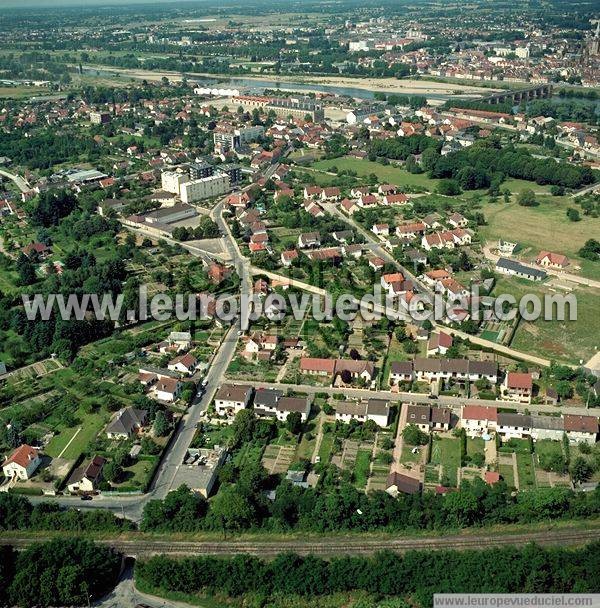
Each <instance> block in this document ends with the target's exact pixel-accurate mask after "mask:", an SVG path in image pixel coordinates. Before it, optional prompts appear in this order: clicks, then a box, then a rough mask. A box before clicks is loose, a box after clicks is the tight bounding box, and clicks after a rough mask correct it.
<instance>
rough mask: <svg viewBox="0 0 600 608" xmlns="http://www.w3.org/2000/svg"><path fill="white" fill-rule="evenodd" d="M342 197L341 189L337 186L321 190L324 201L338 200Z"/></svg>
mask: <svg viewBox="0 0 600 608" xmlns="http://www.w3.org/2000/svg"><path fill="white" fill-rule="evenodd" d="M339 198H340V189H339V188H337V187H336V186H331V187H330V188H323V191H322V192H321V199H322V200H324V201H337V200H338V199H339Z"/></svg>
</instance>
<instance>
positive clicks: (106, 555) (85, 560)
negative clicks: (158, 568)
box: [0, 539, 121, 608]
mask: <svg viewBox="0 0 600 608" xmlns="http://www.w3.org/2000/svg"><path fill="white" fill-rule="evenodd" d="M120 564H121V557H120V556H119V555H118V554H116V553H115V552H114V551H113V550H112V549H108V548H106V547H101V546H99V545H95V544H94V543H92V542H91V541H87V540H81V539H75V540H62V539H61V540H58V539H57V540H53V541H50V542H47V543H36V544H33V545H31V546H30V547H28V548H27V549H25V550H23V551H20V552H15V551H14V550H13V548H12V547H10V546H2V547H0V605H2V606H15V605H16V606H22V607H23V608H31V607H32V606H89V605H90V601H92V600H93V599H95V598H98V597H101V596H102V595H104V594H105V593H107V592H108V591H109V590H110V589H112V587H113V586H114V584H115V583H116V581H117V576H118V574H119V570H120Z"/></svg>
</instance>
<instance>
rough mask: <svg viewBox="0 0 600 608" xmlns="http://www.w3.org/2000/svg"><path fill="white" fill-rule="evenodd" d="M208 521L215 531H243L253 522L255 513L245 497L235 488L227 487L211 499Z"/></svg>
mask: <svg viewBox="0 0 600 608" xmlns="http://www.w3.org/2000/svg"><path fill="white" fill-rule="evenodd" d="M208 519H209V523H210V525H211V527H213V528H215V529H221V530H223V531H226V530H244V529H246V528H249V527H250V525H251V524H252V523H253V522H254V519H255V511H254V508H253V507H252V505H251V503H250V501H249V500H248V498H247V497H246V496H244V495H242V494H241V493H240V492H239V491H238V490H237V488H236V487H235V486H228V487H225V488H222V489H221V490H220V491H219V492H218V494H217V495H216V496H215V498H214V499H213V501H212V503H211V508H210V512H209V514H208Z"/></svg>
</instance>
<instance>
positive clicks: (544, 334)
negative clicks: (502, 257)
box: [494, 277, 600, 364]
mask: <svg viewBox="0 0 600 608" xmlns="http://www.w3.org/2000/svg"><path fill="white" fill-rule="evenodd" d="M503 293H506V294H512V295H513V296H515V298H516V299H517V301H518V299H519V298H521V297H523V296H524V295H525V294H535V295H538V296H539V297H541V298H543V297H544V295H545V294H547V295H552V292H550V291H549V290H548V289H547V288H546V287H545V286H542V285H540V284H539V283H537V284H536V283H532V282H531V281H527V280H526V279H517V278H505V277H501V278H498V280H497V282H496V286H495V288H494V295H496V296H497V295H499V294H503ZM575 297H576V299H577V320H576V321H569V320H564V321H558V320H555V321H545V320H544V319H538V320H537V321H535V322H526V321H521V322H520V323H519V326H518V328H517V331H516V333H515V336H514V338H513V340H512V342H511V346H512V347H513V348H515V349H517V350H522V351H524V352H528V353H533V354H536V355H538V356H540V357H545V358H547V359H556V360H557V361H563V362H565V363H574V364H577V363H579V360H580V359H583V360H584V361H587V360H588V359H589V358H590V357H591V356H592V355H593V354H594V349H595V347H596V346H597V335H598V331H599V330H600V317H598V308H597V303H598V295H597V292H596V290H594V289H591V288H583V287H582V288H578V289H577V290H576V291H575Z"/></svg>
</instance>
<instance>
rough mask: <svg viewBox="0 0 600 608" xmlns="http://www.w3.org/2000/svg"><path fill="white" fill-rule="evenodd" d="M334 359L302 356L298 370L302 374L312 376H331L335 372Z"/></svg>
mask: <svg viewBox="0 0 600 608" xmlns="http://www.w3.org/2000/svg"><path fill="white" fill-rule="evenodd" d="M335 362H336V361H335V359H315V358H312V357H302V359H300V371H301V372H302V373H303V374H311V375H313V376H333V374H334V372H335Z"/></svg>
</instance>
